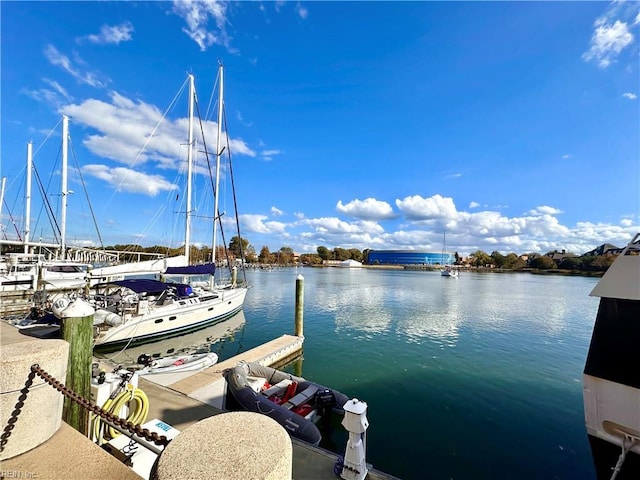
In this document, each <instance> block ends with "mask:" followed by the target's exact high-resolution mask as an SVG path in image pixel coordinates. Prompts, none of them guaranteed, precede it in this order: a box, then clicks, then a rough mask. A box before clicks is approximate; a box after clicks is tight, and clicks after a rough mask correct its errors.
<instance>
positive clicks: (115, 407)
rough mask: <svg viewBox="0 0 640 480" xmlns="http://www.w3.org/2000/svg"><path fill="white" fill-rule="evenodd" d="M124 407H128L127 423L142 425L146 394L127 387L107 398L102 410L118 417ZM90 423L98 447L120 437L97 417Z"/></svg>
mask: <svg viewBox="0 0 640 480" xmlns="http://www.w3.org/2000/svg"><path fill="white" fill-rule="evenodd" d="M125 405H127V406H128V407H129V415H127V421H129V422H131V423H133V424H134V425H142V424H143V423H144V422H145V421H146V420H147V415H148V413H149V398H148V397H147V394H146V393H144V392H143V391H142V390H141V389H139V388H135V387H131V386H129V387H127V389H126V390H124V391H122V392H120V393H119V394H117V395H116V396H115V397H113V398H109V399H108V400H107V401H106V402H105V403H104V405H103V406H102V408H103V409H104V410H106V411H107V412H109V413H110V414H112V415H116V416H118V415H119V414H120V411H121V410H122V407H124V406H125ZM91 422H92V427H93V432H94V436H95V438H96V441H97V443H98V445H102V444H103V443H104V442H105V441H107V442H108V441H109V440H111V439H113V438H116V437H117V436H118V435H120V432H119V431H118V430H116V429H115V428H113V427H112V426H110V425H108V424H106V423H104V422H103V421H102V419H101V418H100V417H99V416H98V415H94V416H93V418H92V419H91Z"/></svg>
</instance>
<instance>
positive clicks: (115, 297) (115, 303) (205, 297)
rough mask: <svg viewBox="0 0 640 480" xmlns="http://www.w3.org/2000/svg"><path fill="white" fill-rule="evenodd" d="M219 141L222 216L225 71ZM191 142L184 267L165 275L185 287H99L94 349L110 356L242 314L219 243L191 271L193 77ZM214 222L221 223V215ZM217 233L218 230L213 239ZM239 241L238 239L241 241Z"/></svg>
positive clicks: (240, 292)
mask: <svg viewBox="0 0 640 480" xmlns="http://www.w3.org/2000/svg"><path fill="white" fill-rule="evenodd" d="M219 75H220V83H219V88H220V89H219V106H218V107H219V111H218V138H217V142H216V157H217V162H216V189H215V191H214V212H216V213H217V211H218V188H217V184H218V180H219V172H220V153H221V152H222V150H223V148H221V139H222V114H223V107H224V102H223V66H222V65H220V68H219ZM188 80H189V127H188V129H189V132H188V133H189V142H188V154H187V192H186V193H187V195H186V199H187V200H186V202H187V205H186V207H187V208H186V222H185V253H184V256H185V257H186V261H185V264H184V265H183V266H175V267H167V268H166V269H165V271H164V275H166V276H172V275H178V276H181V277H183V279H184V280H183V281H182V282H170V281H164V280H155V279H140V278H136V279H131V278H125V279H122V280H114V281H110V282H109V283H104V284H98V285H96V286H95V287H94V288H95V293H94V295H92V296H91V298H90V301H91V302H92V304H93V305H94V307H95V308H96V310H95V314H94V320H93V323H94V330H95V335H94V348H96V349H99V350H102V351H106V350H114V349H118V348H120V347H122V346H130V345H138V344H142V343H147V342H150V341H153V340H157V339H159V338H164V337H170V336H175V335H181V334H184V333H188V332H191V331H195V330H199V329H201V328H204V327H206V326H209V325H212V324H214V323H217V322H220V321H223V320H225V319H227V318H230V317H232V316H233V315H235V314H236V313H238V312H239V311H240V310H241V309H242V307H243V305H244V300H245V297H246V294H247V287H246V284H239V282H238V279H237V269H234V270H233V272H232V278H231V281H230V282H229V283H227V284H225V285H216V284H215V272H216V260H215V250H216V249H215V240H214V248H213V257H212V261H211V262H210V263H207V264H198V265H190V264H189V263H190V262H189V250H190V227H191V210H192V209H191V173H192V169H193V149H194V143H195V142H194V127H193V124H194V118H193V117H194V102H195V85H194V77H193V75H189V77H188ZM216 217H218V218H219V216H218V215H216ZM215 235H216V229H215V228H214V239H215ZM238 236H239V235H238ZM193 276H198V277H202V276H208V277H209V282H204V283H203V282H197V283H196V282H192V283H190V282H189V280H188V279H189V278H192V277H193ZM67 307H68V302H66V301H62V300H60V301H59V302H58V304H57V305H56V304H54V306H53V313H54V314H56V316H58V317H62V316H64V309H66V308H67Z"/></svg>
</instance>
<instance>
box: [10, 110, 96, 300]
mask: <svg viewBox="0 0 640 480" xmlns="http://www.w3.org/2000/svg"><path fill="white" fill-rule="evenodd" d="M68 140H69V118H68V117H67V116H66V115H63V116H62V145H61V150H62V169H61V171H62V175H61V178H62V180H61V181H62V183H61V190H60V192H61V193H60V196H61V198H62V209H61V218H60V230H59V233H60V243H59V244H43V243H37V244H34V243H33V242H31V240H30V234H31V225H30V223H31V184H32V181H31V179H32V175H31V174H32V171H33V144H32V143H31V142H29V143H27V166H26V185H25V202H24V205H25V212H24V232H23V233H24V237H23V239H22V240H20V241H8V240H5V239H2V240H0V244H3V245H7V246H11V245H13V246H14V247H15V246H22V245H23V246H24V252H23V253H17V252H13V253H7V254H5V255H4V256H2V257H1V258H0V293H7V294H11V293H13V292H28V293H33V292H35V291H36V290H38V289H39V288H46V289H47V291H49V292H56V291H65V290H74V289H77V288H81V287H83V286H84V285H85V282H86V278H87V270H88V267H89V264H87V263H83V262H72V261H70V260H67V259H66V258H65V249H66V216H67V199H68V195H69V193H70V192H69V190H68V186H67V168H68V167H67V164H68V161H67V157H68ZM3 187H4V183H3ZM2 195H3V196H4V188H3V194H2ZM36 245H37V246H38V248H39V249H42V248H44V249H45V250H46V251H49V255H45V254H43V253H35V252H34V251H33V250H34V249H35V246H36ZM53 250H55V251H56V254H55V255H53V254H52V251H53ZM57 252H60V253H61V255H60V256H61V257H62V258H59V255H58V253H57ZM51 257H55V258H51ZM5 313H6V312H5Z"/></svg>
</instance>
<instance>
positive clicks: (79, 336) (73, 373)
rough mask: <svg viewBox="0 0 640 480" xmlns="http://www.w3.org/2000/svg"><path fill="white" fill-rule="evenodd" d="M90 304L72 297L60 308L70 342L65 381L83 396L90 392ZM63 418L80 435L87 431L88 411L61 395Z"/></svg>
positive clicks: (67, 339) (91, 321) (66, 335)
mask: <svg viewBox="0 0 640 480" xmlns="http://www.w3.org/2000/svg"><path fill="white" fill-rule="evenodd" d="M94 313H95V311H94V309H93V307H92V306H91V305H89V304H88V303H87V302H85V301H84V300H80V299H77V300H74V301H73V302H71V303H70V304H69V306H67V307H66V308H65V309H64V310H62V312H61V317H62V338H63V339H64V340H66V341H67V342H68V343H69V363H68V368H67V377H66V381H65V385H66V386H67V387H69V388H70V389H71V390H73V391H75V392H76V393H77V394H78V395H79V396H80V397H82V398H89V397H90V395H91V362H92V360H93V345H92V343H93V314H94ZM62 419H63V420H64V421H65V422H66V423H68V424H69V425H70V426H71V427H73V428H75V429H76V430H77V431H79V432H80V433H82V434H83V435H88V433H89V411H88V410H86V409H84V408H82V407H81V406H80V405H78V404H77V403H75V402H73V401H71V400H69V399H68V398H65V399H64V407H63V410H62Z"/></svg>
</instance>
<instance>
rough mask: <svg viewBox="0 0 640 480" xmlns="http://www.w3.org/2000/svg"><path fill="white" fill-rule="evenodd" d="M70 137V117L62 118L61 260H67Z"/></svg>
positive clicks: (64, 116)
mask: <svg viewBox="0 0 640 480" xmlns="http://www.w3.org/2000/svg"><path fill="white" fill-rule="evenodd" d="M68 137H69V117H67V116H66V115H63V116H62V209H61V214H60V253H61V258H62V259H63V260H64V259H65V258H66V248H67V244H66V243H67V194H68V192H67V169H68V155H67V148H68V147H67V145H68V140H69V139H68Z"/></svg>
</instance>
